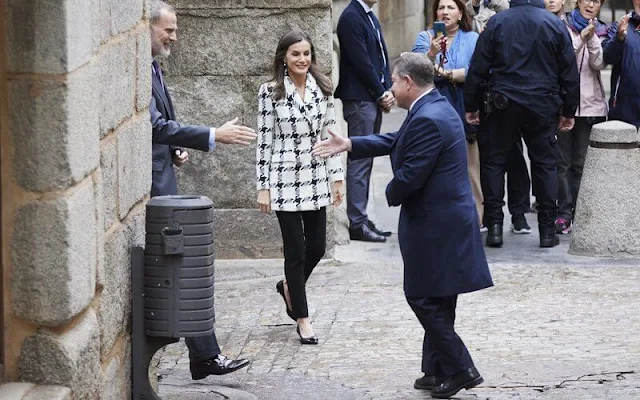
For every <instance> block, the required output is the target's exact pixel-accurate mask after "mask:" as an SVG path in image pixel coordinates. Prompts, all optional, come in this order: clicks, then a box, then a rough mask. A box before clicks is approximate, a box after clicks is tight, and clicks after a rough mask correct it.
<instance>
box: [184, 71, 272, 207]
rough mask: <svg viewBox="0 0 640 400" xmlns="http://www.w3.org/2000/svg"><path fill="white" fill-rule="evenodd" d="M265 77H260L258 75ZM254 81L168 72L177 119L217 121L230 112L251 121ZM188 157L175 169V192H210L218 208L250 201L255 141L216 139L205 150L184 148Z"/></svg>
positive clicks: (254, 109) (228, 117) (252, 198)
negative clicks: (235, 142) (210, 149)
mask: <svg viewBox="0 0 640 400" xmlns="http://www.w3.org/2000/svg"><path fill="white" fill-rule="evenodd" d="M266 79H267V78H266V77H264V80H266ZM258 87H259V81H258V80H257V79H256V78H241V79H228V78H225V77H198V78H193V79H192V78H183V77H175V78H172V85H171V89H172V92H171V93H172V94H173V97H174V104H176V105H177V108H178V112H179V114H178V120H179V121H181V122H184V123H194V124H203V125H208V126H220V125H222V124H223V123H225V122H226V121H228V120H231V119H233V118H234V117H239V118H240V122H241V123H243V124H246V125H248V126H251V127H253V128H255V127H256V117H255V116H256V115H257V103H258V100H257V99H258V97H257V96H258V94H257V93H258ZM189 154H190V156H189V157H190V161H189V162H188V163H187V164H186V165H185V166H184V167H182V168H181V169H180V170H179V171H178V179H179V185H178V187H179V189H180V193H184V194H200V195H204V196H208V197H209V198H211V199H212V200H213V202H214V204H215V205H216V207H220V208H249V207H253V206H254V205H255V193H256V191H255V179H254V176H255V146H254V145H250V146H246V147H244V146H227V145H224V144H219V143H218V144H216V148H215V150H214V151H213V152H211V153H204V152H200V151H195V150H192V151H190V153H189Z"/></svg>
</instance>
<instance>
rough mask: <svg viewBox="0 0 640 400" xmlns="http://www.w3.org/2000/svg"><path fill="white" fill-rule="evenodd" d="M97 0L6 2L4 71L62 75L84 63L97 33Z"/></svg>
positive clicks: (94, 46) (90, 54)
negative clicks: (5, 55)
mask: <svg viewBox="0 0 640 400" xmlns="http://www.w3.org/2000/svg"><path fill="white" fill-rule="evenodd" d="M97 19H98V7H97V0H64V1H56V0H8V1H7V18H6V21H7V40H6V44H7V69H8V70H9V71H11V72H19V73H41V74H64V73H67V72H69V71H73V70H74V69H76V68H78V67H80V66H81V65H83V64H85V63H87V62H88V61H89V60H90V59H91V57H92V55H93V53H94V52H95V51H96V50H97V47H98V44H99V38H100V33H99V31H98V29H97V28H96V27H97V26H98V24H97Z"/></svg>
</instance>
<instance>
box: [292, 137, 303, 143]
mask: <svg viewBox="0 0 640 400" xmlns="http://www.w3.org/2000/svg"><path fill="white" fill-rule="evenodd" d="M293 142H294V143H295V144H300V143H302V140H301V139H300V138H297V139H295V140H294V141H293Z"/></svg>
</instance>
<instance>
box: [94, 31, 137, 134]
mask: <svg viewBox="0 0 640 400" xmlns="http://www.w3.org/2000/svg"><path fill="white" fill-rule="evenodd" d="M136 49H137V47H136V36H135V35H129V36H126V37H124V38H123V39H122V40H118V41H114V42H112V43H108V44H106V45H103V46H102V47H101V49H100V56H99V61H98V63H99V69H100V74H99V75H100V79H99V82H109V84H108V85H101V86H100V89H101V93H100V133H101V134H102V136H104V135H106V134H107V133H108V132H109V131H111V130H113V129H115V128H116V127H118V125H120V124H121V123H122V122H124V121H125V120H126V119H127V118H129V117H130V116H131V114H132V113H133V111H134V110H135V107H134V106H135V97H136V69H137V68H136V66H137V54H136Z"/></svg>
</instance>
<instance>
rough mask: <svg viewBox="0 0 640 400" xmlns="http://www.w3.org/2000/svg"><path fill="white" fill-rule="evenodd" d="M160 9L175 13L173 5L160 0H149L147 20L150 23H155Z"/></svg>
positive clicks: (158, 17) (159, 14)
mask: <svg viewBox="0 0 640 400" xmlns="http://www.w3.org/2000/svg"><path fill="white" fill-rule="evenodd" d="M162 10H167V11H169V12H170V13H173V14H175V13H176V10H175V8H173V6H171V5H169V4H167V3H165V2H164V1H162V0H151V4H150V11H149V21H150V22H151V23H152V24H155V23H156V22H158V20H159V19H160V16H161V15H162Z"/></svg>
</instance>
